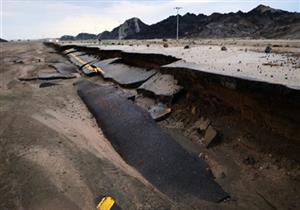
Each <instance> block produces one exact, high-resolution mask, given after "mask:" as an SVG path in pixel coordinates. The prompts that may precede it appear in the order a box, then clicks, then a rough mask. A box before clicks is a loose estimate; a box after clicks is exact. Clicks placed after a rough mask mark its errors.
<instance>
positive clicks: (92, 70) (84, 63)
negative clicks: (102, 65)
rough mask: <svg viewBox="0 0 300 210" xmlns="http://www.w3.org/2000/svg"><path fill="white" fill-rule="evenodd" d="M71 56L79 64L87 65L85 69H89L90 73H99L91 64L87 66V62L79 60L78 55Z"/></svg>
mask: <svg viewBox="0 0 300 210" xmlns="http://www.w3.org/2000/svg"><path fill="white" fill-rule="evenodd" d="M70 55H71V56H73V57H74V58H75V59H76V60H77V61H78V62H79V63H81V64H82V65H85V66H84V67H85V68H87V69H88V70H89V71H90V72H98V71H97V70H98V69H95V68H93V67H92V66H91V65H90V64H86V62H85V61H83V60H82V59H81V58H79V57H78V56H77V55H74V54H73V53H71V54H70ZM101 71H102V70H101ZM102 72H103V71H102Z"/></svg>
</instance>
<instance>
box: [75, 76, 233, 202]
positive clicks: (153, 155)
mask: <svg viewBox="0 0 300 210" xmlns="http://www.w3.org/2000/svg"><path fill="white" fill-rule="evenodd" d="M78 86H79V87H78V94H79V96H80V97H81V98H82V100H83V101H84V102H85V103H86V105H87V106H88V108H89V110H90V111H91V112H92V113H93V115H94V116H95V118H96V120H97V122H98V124H99V125H100V126H101V128H102V130H103V132H104V134H105V135H106V137H107V138H108V139H109V140H110V141H111V143H112V145H113V146H114V147H115V149H116V150H117V151H118V152H119V153H120V155H121V156H122V157H123V158H124V160H125V161H126V162H127V163H129V164H130V165H132V166H133V167H135V168H136V169H137V170H138V171H139V172H140V173H141V174H142V175H143V176H144V177H145V178H146V179H147V180H148V181H149V182H150V183H151V184H153V185H154V186H156V188H158V189H159V190H160V191H161V192H163V193H165V194H167V195H169V196H170V197H172V198H173V199H175V200H180V199H182V198H186V197H190V196H193V197H198V198H200V199H204V200H207V201H214V202H220V201H223V200H225V199H226V198H228V197H229V195H228V194H227V193H225V192H224V191H223V190H222V189H221V187H220V186H219V185H218V184H217V183H216V182H215V181H214V180H213V177H212V175H211V173H210V172H209V171H208V170H207V168H208V165H206V163H205V162H204V161H201V160H200V159H199V158H197V157H192V156H191V155H190V154H189V153H188V152H186V151H185V150H184V149H183V148H182V147H181V146H180V145H179V144H177V143H176V142H175V141H174V140H173V139H172V138H171V137H170V136H169V135H168V134H166V133H165V132H163V131H162V130H161V129H160V128H159V127H158V126H157V125H156V123H155V122H154V121H153V120H152V119H151V117H150V116H149V115H148V113H147V112H145V111H143V110H142V109H140V108H139V107H138V106H136V105H134V104H133V103H132V102H131V101H129V100H127V99H126V98H122V97H121V96H120V95H118V94H115V91H114V87H110V86H104V87H101V86H98V85H95V84H93V83H91V82H88V81H83V82H81V83H79V85H78Z"/></svg>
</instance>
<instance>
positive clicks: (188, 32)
mask: <svg viewBox="0 0 300 210" xmlns="http://www.w3.org/2000/svg"><path fill="white" fill-rule="evenodd" d="M179 31H180V36H181V37H186V38H229V37H250V38H300V13H296V12H294V13H293V12H287V11H283V10H278V9H273V8H271V7H268V6H264V5H259V6H258V7H256V8H254V9H253V10H251V11H249V12H247V13H244V12H241V11H238V12H236V13H232V12H231V13H228V14H220V13H213V14H211V15H209V16H206V15H203V14H199V15H195V14H190V13H187V14H185V15H184V16H180V30H179ZM175 35H176V16H170V17H168V18H167V19H165V20H162V21H160V22H158V23H156V24H153V25H150V26H149V27H147V28H146V29H145V30H143V31H141V32H139V33H136V34H133V35H130V36H128V37H126V38H127V39H130V38H135V39H152V38H175Z"/></svg>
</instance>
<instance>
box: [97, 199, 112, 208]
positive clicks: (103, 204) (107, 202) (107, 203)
mask: <svg viewBox="0 0 300 210" xmlns="http://www.w3.org/2000/svg"><path fill="white" fill-rule="evenodd" d="M114 203H115V201H114V199H113V198H112V197H110V196H106V197H104V198H102V199H101V201H100V203H99V204H98V205H97V210H111V208H112V207H113V205H114Z"/></svg>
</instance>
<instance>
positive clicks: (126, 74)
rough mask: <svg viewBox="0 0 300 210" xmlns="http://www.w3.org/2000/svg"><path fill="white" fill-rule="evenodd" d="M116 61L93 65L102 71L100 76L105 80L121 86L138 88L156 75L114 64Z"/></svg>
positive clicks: (144, 70)
mask: <svg viewBox="0 0 300 210" xmlns="http://www.w3.org/2000/svg"><path fill="white" fill-rule="evenodd" d="M109 61H110V62H109ZM116 61H117V60H115V59H107V60H106V61H104V62H102V63H101V62H98V63H95V64H93V65H94V66H96V67H100V68H101V69H102V71H103V72H102V76H103V77H104V78H105V79H111V80H113V81H115V82H116V83H118V84H120V85H123V86H134V85H136V86H138V85H140V84H141V83H143V82H144V81H146V80H147V79H148V78H150V77H151V76H153V75H154V74H155V73H156V71H155V70H146V69H144V68H139V67H133V66H128V65H125V64H122V63H116Z"/></svg>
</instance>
